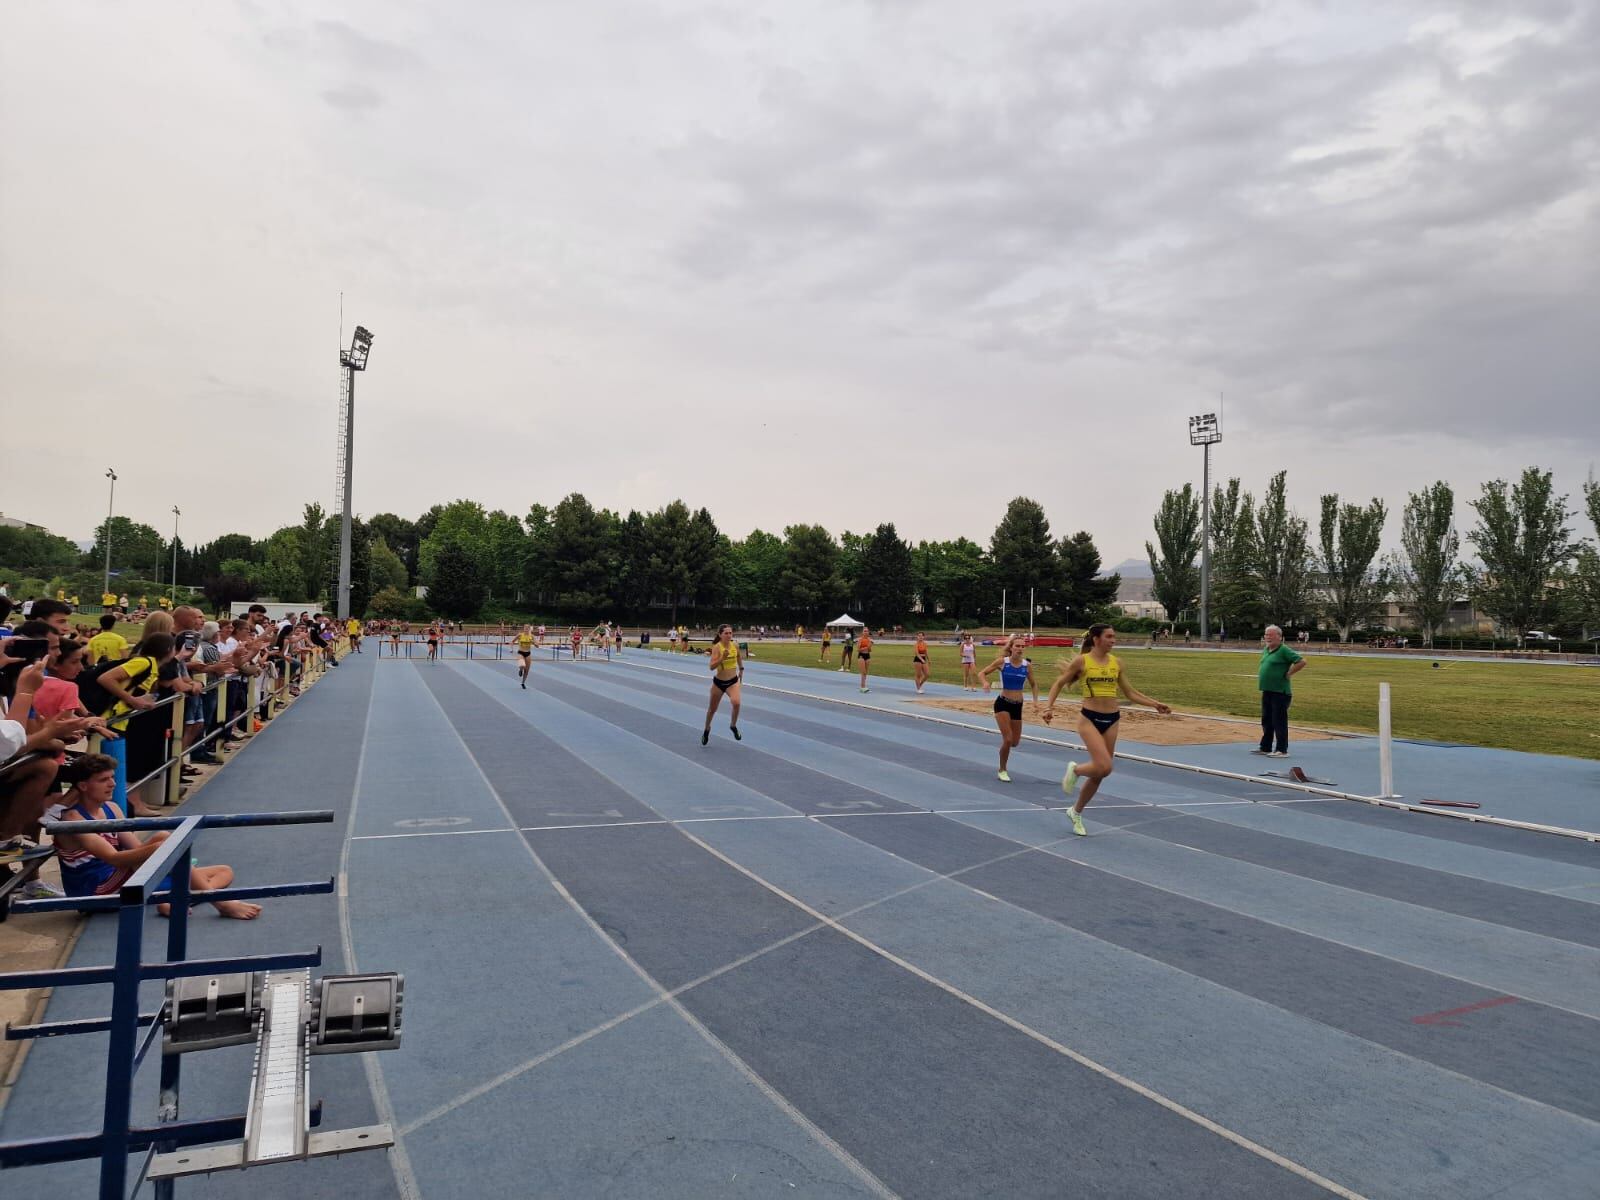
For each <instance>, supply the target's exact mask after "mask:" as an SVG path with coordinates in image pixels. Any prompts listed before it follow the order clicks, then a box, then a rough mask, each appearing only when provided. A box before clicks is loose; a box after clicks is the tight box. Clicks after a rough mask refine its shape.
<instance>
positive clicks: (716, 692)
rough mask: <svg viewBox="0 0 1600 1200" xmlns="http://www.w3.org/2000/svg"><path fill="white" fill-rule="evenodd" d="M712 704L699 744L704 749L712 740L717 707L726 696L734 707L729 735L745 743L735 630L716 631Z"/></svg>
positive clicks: (729, 725) (729, 627)
mask: <svg viewBox="0 0 1600 1200" xmlns="http://www.w3.org/2000/svg"><path fill="white" fill-rule="evenodd" d="M708 657H709V658H710V659H711V704H710V707H708V708H707V709H706V727H705V729H704V730H702V731H701V733H700V744H701V745H702V746H704V745H705V744H706V743H707V742H709V741H710V740H711V718H712V717H714V716H716V715H717V705H719V704H721V703H722V696H723V693H724V692H726V693H728V699H729V700H730V701H731V702H732V703H733V712H732V713H731V714H730V715H729V717H728V731H729V732H730V733H732V734H733V740H734V741H736V742H737V741H742V740H743V735H742V734H741V733H740V732H739V647H738V646H735V645H734V644H733V626H732V625H724V626H722V627H721V628H720V629H718V630H717V640H716V641H714V642H712V643H711V652H710V654H709V656H708Z"/></svg>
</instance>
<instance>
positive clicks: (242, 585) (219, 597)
mask: <svg viewBox="0 0 1600 1200" xmlns="http://www.w3.org/2000/svg"><path fill="white" fill-rule="evenodd" d="M231 561H233V562H238V561H239V560H238V559H234V560H231ZM200 590H201V591H202V592H204V593H205V597H206V601H207V602H208V603H209V604H210V605H211V611H213V612H221V611H222V610H223V609H225V608H227V607H228V605H230V604H235V603H237V602H239V601H240V600H253V599H254V598H255V594H256V585H255V584H253V583H251V582H250V578H249V576H247V575H225V574H216V575H207V576H206V577H205V578H204V579H202V580H201V581H200Z"/></svg>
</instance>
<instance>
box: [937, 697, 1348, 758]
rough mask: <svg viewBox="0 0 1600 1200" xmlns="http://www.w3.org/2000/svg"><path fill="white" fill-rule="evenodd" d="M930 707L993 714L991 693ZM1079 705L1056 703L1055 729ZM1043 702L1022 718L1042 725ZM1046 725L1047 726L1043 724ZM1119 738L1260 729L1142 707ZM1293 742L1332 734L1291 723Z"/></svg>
mask: <svg viewBox="0 0 1600 1200" xmlns="http://www.w3.org/2000/svg"><path fill="white" fill-rule="evenodd" d="M916 703H918V704H925V705H927V706H928V707H929V708H947V709H953V710H954V711H956V712H966V713H978V714H980V715H982V716H986V717H987V716H992V715H993V713H994V694H993V693H990V694H989V695H988V696H984V697H975V698H974V699H971V700H936V699H934V698H933V697H932V696H924V697H922V698H921V699H920V700H918V701H916ZM1077 709H1078V706H1077V705H1076V704H1068V703H1066V702H1065V701H1061V702H1058V703H1057V704H1056V720H1055V726H1054V727H1055V728H1056V729H1058V730H1060V731H1061V732H1063V733H1067V734H1070V733H1072V732H1073V731H1074V730H1076V729H1077V727H1078V712H1077ZM1043 712H1044V705H1043V704H1035V703H1033V702H1032V701H1031V700H1025V701H1023V720H1024V721H1026V722H1027V723H1028V724H1029V725H1032V726H1044V718H1043V716H1042V715H1041V714H1042V713H1043ZM1045 727H1046V728H1049V727H1048V726H1045ZM1121 729H1122V733H1121V735H1120V736H1121V739H1122V740H1123V741H1125V742H1144V743H1146V744H1148V745H1151V746H1204V745H1209V744H1212V743H1223V742H1254V741H1258V740H1260V737H1261V730H1260V728H1259V727H1257V726H1256V725H1254V724H1242V723H1236V722H1234V721H1218V720H1215V719H1213V718H1211V717H1191V716H1182V715H1179V714H1177V713H1174V714H1173V715H1172V716H1170V717H1163V716H1161V715H1160V714H1159V713H1153V712H1150V711H1149V710H1148V709H1142V708H1124V709H1123V710H1122V721H1121ZM1290 730H1291V732H1292V733H1293V736H1294V740H1296V741H1321V740H1324V739H1326V738H1328V737H1330V736H1332V735H1330V734H1326V733H1321V732H1318V731H1315V730H1310V729H1301V728H1299V727H1298V726H1293V725H1291V726H1290Z"/></svg>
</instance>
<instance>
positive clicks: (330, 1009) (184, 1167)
mask: <svg viewBox="0 0 1600 1200" xmlns="http://www.w3.org/2000/svg"><path fill="white" fill-rule="evenodd" d="M403 990H404V989H403V986H402V981H401V977H400V976H399V975H397V974H380V975H325V976H323V977H322V979H321V980H319V981H318V984H317V992H316V999H315V1000H314V1001H313V999H312V985H311V975H310V972H308V971H303V970H302V971H274V972H270V973H266V972H262V973H257V974H253V975H220V976H214V977H211V978H206V977H197V978H194V979H175V980H173V981H172V982H170V983H169V984H168V985H167V1003H166V1008H165V1010H164V1015H165V1017H166V1019H167V1021H168V1033H167V1036H166V1039H165V1042H164V1044H163V1047H162V1049H163V1052H164V1053H168V1054H185V1053H188V1052H190V1051H193V1050H209V1049H214V1048H216V1047H218V1046H236V1045H240V1044H243V1043H246V1042H254V1043H255V1046H256V1055H255V1065H254V1068H253V1070H252V1072H251V1076H250V1100H249V1107H248V1108H247V1109H246V1111H245V1137H244V1141H242V1142H232V1143H229V1144H227V1145H222V1146H207V1147H196V1148H193V1149H183V1150H174V1151H170V1152H168V1153H165V1154H157V1155H156V1156H155V1157H154V1158H153V1159H152V1160H151V1163H150V1169H149V1171H148V1173H147V1174H148V1177H149V1178H150V1179H175V1178H178V1177H180V1176H184V1175H199V1174H209V1173H210V1172H212V1171H227V1170H239V1169H243V1168H245V1167H251V1166H256V1165H258V1164H261V1163H272V1162H291V1161H295V1160H298V1159H306V1158H320V1157H323V1156H326V1155H330V1154H344V1153H348V1152H350V1151H353V1150H373V1149H378V1148H380V1147H384V1146H391V1145H393V1144H394V1131H393V1130H392V1129H391V1128H390V1127H389V1126H388V1125H369V1126H365V1127H363V1128H360V1129H340V1130H334V1131H331V1132H327V1133H315V1134H314V1133H312V1132H311V1112H312V1107H313V1106H312V1103H311V1099H310V1091H311V1055H313V1054H357V1053H363V1052H365V1051H368V1050H392V1049H394V1048H395V1047H397V1046H399V1044H400V1004H401V996H402V993H403Z"/></svg>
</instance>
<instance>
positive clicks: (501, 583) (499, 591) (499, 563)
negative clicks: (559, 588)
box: [482, 509, 528, 600]
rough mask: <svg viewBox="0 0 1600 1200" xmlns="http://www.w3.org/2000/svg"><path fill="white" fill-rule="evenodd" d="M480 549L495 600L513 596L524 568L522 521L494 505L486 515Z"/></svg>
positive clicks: (525, 547) (525, 537) (525, 539)
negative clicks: (493, 509) (491, 510)
mask: <svg viewBox="0 0 1600 1200" xmlns="http://www.w3.org/2000/svg"><path fill="white" fill-rule="evenodd" d="M482 552H483V557H484V559H485V560H486V561H485V566H486V567H487V569H488V577H489V588H490V591H491V592H492V593H493V595H494V596H495V598H496V599H498V600H512V599H515V598H516V595H517V593H518V591H519V590H520V589H521V587H522V577H523V575H524V573H525V572H526V569H527V556H528V535H527V533H526V532H525V531H524V530H523V528H522V522H521V521H519V520H517V518H516V517H513V516H512V515H511V514H510V513H506V512H501V511H500V510H499V509H495V511H494V512H492V513H490V514H489V515H488V517H487V518H486V519H485V523H484V528H483V542H482Z"/></svg>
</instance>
